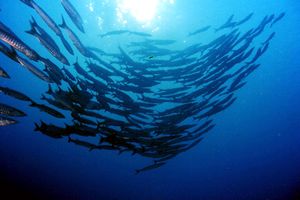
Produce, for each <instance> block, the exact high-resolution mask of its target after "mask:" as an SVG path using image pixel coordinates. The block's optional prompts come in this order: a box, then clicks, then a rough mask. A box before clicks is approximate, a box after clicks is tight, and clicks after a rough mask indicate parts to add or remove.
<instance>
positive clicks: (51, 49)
mask: <svg viewBox="0 0 300 200" xmlns="http://www.w3.org/2000/svg"><path fill="white" fill-rule="evenodd" d="M26 33H28V34H30V35H33V36H34V37H36V38H37V39H38V41H39V42H40V43H41V44H42V45H43V46H44V47H45V48H46V49H47V50H48V52H49V53H51V54H52V55H53V56H54V57H55V58H56V59H57V60H59V61H60V62H61V63H63V64H65V65H70V63H69V61H68V60H67V58H66V57H65V56H64V55H63V54H62V53H61V52H60V50H57V49H56V47H55V46H53V45H52V44H51V43H49V41H48V40H46V39H45V37H43V36H42V35H40V34H39V33H38V32H37V30H36V29H35V28H34V26H33V25H31V29H30V30H29V31H26Z"/></svg>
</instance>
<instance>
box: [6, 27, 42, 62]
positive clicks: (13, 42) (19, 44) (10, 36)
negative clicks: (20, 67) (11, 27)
mask: <svg viewBox="0 0 300 200" xmlns="http://www.w3.org/2000/svg"><path fill="white" fill-rule="evenodd" d="M0 39H1V40H2V41H3V42H5V43H7V44H8V45H10V46H12V47H13V48H14V49H16V50H18V51H20V52H21V53H23V54H24V55H26V56H27V57H28V58H30V59H32V60H34V61H37V60H38V59H39V58H40V56H39V55H38V53H37V52H36V51H34V50H33V49H31V48H30V47H29V46H28V45H26V44H25V43H24V42H23V41H22V40H20V39H19V38H18V37H17V36H16V35H15V34H14V33H12V32H11V31H8V30H7V29H5V28H3V27H2V26H0Z"/></svg>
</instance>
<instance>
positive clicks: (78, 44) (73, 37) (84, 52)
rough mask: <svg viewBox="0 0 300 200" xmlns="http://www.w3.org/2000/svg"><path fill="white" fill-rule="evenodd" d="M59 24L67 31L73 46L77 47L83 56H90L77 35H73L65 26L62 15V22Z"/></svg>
mask: <svg viewBox="0 0 300 200" xmlns="http://www.w3.org/2000/svg"><path fill="white" fill-rule="evenodd" d="M59 26H60V27H61V28H63V29H65V30H66V31H67V33H68V35H69V38H70V39H71V40H72V42H73V44H74V46H75V47H76V48H77V49H78V51H79V52H80V53H81V54H82V55H83V56H86V57H90V55H89V51H88V50H87V49H86V48H85V47H84V45H83V44H82V42H81V41H80V39H79V38H78V37H77V35H75V33H74V32H73V31H72V30H71V29H70V28H69V27H68V26H67V24H66V22H65V20H64V17H62V24H60V25H59Z"/></svg>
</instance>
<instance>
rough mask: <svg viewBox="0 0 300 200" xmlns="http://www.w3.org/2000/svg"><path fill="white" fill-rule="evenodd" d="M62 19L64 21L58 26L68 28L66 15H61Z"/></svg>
mask: <svg viewBox="0 0 300 200" xmlns="http://www.w3.org/2000/svg"><path fill="white" fill-rule="evenodd" d="M61 19H62V23H61V24H60V25H58V26H59V27H61V28H67V24H66V21H65V19H64V16H61Z"/></svg>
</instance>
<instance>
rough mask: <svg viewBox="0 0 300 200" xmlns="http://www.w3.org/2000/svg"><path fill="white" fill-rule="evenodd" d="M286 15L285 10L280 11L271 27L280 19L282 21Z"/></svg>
mask: <svg viewBox="0 0 300 200" xmlns="http://www.w3.org/2000/svg"><path fill="white" fill-rule="evenodd" d="M284 16H285V12H282V13H280V15H279V16H278V17H277V18H276V19H274V21H273V22H272V24H271V25H270V27H272V26H273V25H274V24H276V23H277V22H278V21H280V20H281V19H282V18H283V17H284Z"/></svg>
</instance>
